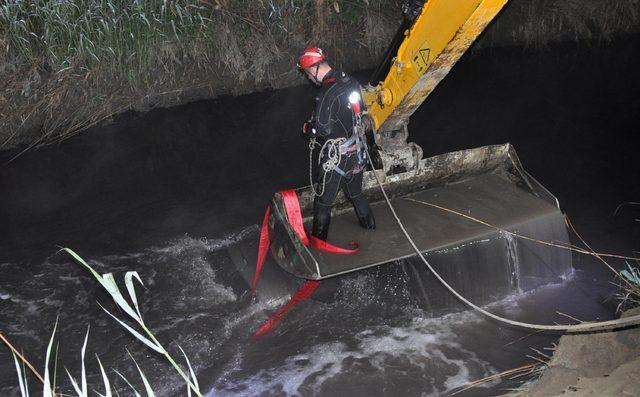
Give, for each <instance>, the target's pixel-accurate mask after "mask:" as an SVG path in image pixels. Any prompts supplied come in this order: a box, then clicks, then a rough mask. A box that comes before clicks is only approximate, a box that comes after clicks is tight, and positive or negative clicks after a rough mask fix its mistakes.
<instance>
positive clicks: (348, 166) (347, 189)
mask: <svg viewBox="0 0 640 397" xmlns="http://www.w3.org/2000/svg"><path fill="white" fill-rule="evenodd" d="M298 67H299V68H300V69H301V70H302V71H303V72H304V73H305V74H306V76H307V77H308V78H309V80H311V82H313V83H314V84H316V85H318V86H319V87H320V92H319V94H318V96H317V97H316V107H315V111H314V113H313V116H312V117H311V119H310V120H309V121H308V122H306V123H305V124H304V125H303V128H302V129H303V133H304V134H305V135H306V136H307V137H308V138H309V139H310V140H311V145H318V146H321V147H322V149H321V151H320V157H319V164H320V167H319V170H318V174H317V179H316V182H317V184H316V186H317V188H316V189H315V192H316V196H315V200H314V203H313V229H312V232H311V234H312V235H313V236H315V237H317V238H319V239H321V240H324V241H326V240H327V234H328V233H329V224H330V223H331V207H332V206H333V202H334V200H335V198H336V195H337V194H338V190H339V189H342V190H343V192H344V194H345V195H346V197H347V198H348V199H349V200H350V201H351V204H353V208H354V210H355V212H356V215H357V217H358V221H359V222H360V226H362V227H363V228H365V229H375V228H376V222H375V219H374V217H373V213H372V212H371V208H370V207H369V203H368V202H367V199H366V198H365V197H364V195H363V194H362V174H363V172H364V169H365V167H366V163H367V156H368V154H367V147H366V137H365V132H366V131H367V130H368V129H370V128H371V123H370V121H368V118H367V117H366V116H364V115H363V111H364V110H365V106H364V102H363V101H362V96H361V93H360V84H358V82H357V81H356V80H355V79H353V78H352V77H350V76H348V75H347V74H345V73H342V72H338V71H335V70H333V69H332V68H331V67H330V66H329V64H328V63H327V62H326V60H325V56H324V54H323V52H322V50H321V49H320V48H318V47H311V48H308V49H306V50H304V51H303V53H302V54H301V55H300V57H299V58H298ZM310 147H313V146H310Z"/></svg>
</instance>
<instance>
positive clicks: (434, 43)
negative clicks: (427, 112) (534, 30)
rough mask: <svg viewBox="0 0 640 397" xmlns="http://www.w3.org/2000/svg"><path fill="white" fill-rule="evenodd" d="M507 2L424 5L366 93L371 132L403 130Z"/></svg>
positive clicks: (459, 0)
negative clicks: (379, 79)
mask: <svg viewBox="0 0 640 397" xmlns="http://www.w3.org/2000/svg"><path fill="white" fill-rule="evenodd" d="M507 1H508V0H429V1H427V2H426V3H425V4H424V6H423V7H422V10H421V12H420V13H419V15H418V17H417V18H416V20H415V22H414V23H413V25H412V26H411V27H410V28H409V29H407V30H406V31H405V32H404V35H405V38H404V40H403V41H402V43H401V44H400V47H399V48H398V50H397V54H396V56H395V57H394V58H393V59H392V63H391V65H390V70H389V72H388V74H387V76H386V78H385V79H384V81H382V82H379V84H378V85H377V86H376V87H375V89H373V90H370V91H368V92H366V93H365V103H366V104H367V106H368V108H369V115H370V116H371V118H372V119H373V120H374V123H375V126H376V130H377V131H378V132H386V131H395V130H400V129H401V128H402V127H403V126H404V125H406V124H407V123H408V121H409V117H410V116H411V115H412V114H413V112H415V110H416V109H417V108H418V107H419V106H420V105H421V104H422V103H423V102H424V100H425V99H426V98H427V97H428V96H429V94H430V93H431V92H432V91H433V90H434V89H435V88H436V86H437V85H438V83H439V82H440V81H441V80H442V79H444V78H445V77H446V76H447V74H448V73H449V71H450V70H451V68H452V67H453V65H455V63H456V62H457V61H458V59H460V57H461V56H462V54H464V53H465V51H467V49H468V48H469V47H470V46H471V44H473V42H474V41H475V39H476V38H477V37H478V36H479V35H480V34H481V33H482V31H483V30H484V29H485V27H486V26H487V25H488V24H489V22H491V20H493V18H494V17H495V16H496V15H497V14H498V12H500V10H501V9H502V7H503V6H504V5H505V4H506V3H507ZM372 83H378V82H372Z"/></svg>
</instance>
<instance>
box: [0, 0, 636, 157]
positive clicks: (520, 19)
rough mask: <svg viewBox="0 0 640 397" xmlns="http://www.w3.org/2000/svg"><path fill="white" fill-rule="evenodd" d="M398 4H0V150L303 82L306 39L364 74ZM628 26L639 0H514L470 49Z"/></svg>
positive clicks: (348, 0)
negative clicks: (134, 115)
mask: <svg viewBox="0 0 640 397" xmlns="http://www.w3.org/2000/svg"><path fill="white" fill-rule="evenodd" d="M399 3H400V0H235V1H234V0H165V1H156V0H137V1H134V2H130V1H124V0H105V1H100V2H98V1H94V0H56V1H53V0H40V1H35V0H5V1H4V2H2V4H1V5H0V149H6V148H10V147H14V146H16V145H19V144H28V145H29V146H37V145H41V144H47V143H52V142H56V141H59V140H61V139H65V138H67V137H70V136H72V135H74V134H76V133H78V132H80V131H82V130H84V129H86V128H88V127H90V126H92V125H95V124H96V123H99V122H101V121H103V120H108V119H109V118H110V117H111V116H113V115H115V114H118V113H121V112H123V111H125V110H129V109H133V110H146V109H149V108H151V107H155V106H171V105H176V104H180V103H184V102H188V101H192V100H196V99H202V98H211V97H215V96H218V95H221V94H241V93H247V92H251V91H256V90H262V89H266V88H281V87H285V86H290V85H294V84H297V83H300V82H301V79H300V76H298V74H297V73H296V72H295V70H294V68H293V64H294V57H295V54H296V53H297V52H298V51H299V49H300V48H301V47H303V46H305V45H306V44H309V43H314V44H316V43H317V44H320V45H321V46H323V47H325V48H326V50H327V52H328V53H329V56H330V58H331V59H332V60H333V61H334V63H336V64H337V65H338V66H339V67H341V68H344V69H347V70H354V69H362V68H371V67H373V66H374V65H375V63H376V62H377V60H378V59H379V57H380V55H381V54H382V52H383V51H384V49H385V47H386V45H387V43H388V42H389V41H390V39H391V37H392V35H393V33H394V32H395V29H396V26H397V24H398V22H399V18H400V12H399ZM311 21H317V23H316V24H313V23H311ZM637 21H638V0H619V1H609V0H584V1H575V0H535V1H533V0H512V1H511V4H509V6H508V8H507V9H506V10H505V12H504V13H503V15H502V16H500V17H499V20H498V21H497V23H496V24H494V26H493V27H491V28H490V30H491V31H490V32H489V34H488V35H486V36H485V38H484V39H483V40H481V41H482V42H481V43H480V46H479V47H486V46H490V45H514V44H515V45H523V44H532V45H536V46H539V45H544V44H545V43H548V42H549V41H554V40H583V39H586V40H596V41H601V40H609V39H611V38H612V37H614V36H615V35H616V34H618V33H621V32H629V31H634V30H636V29H637V25H638V23H637Z"/></svg>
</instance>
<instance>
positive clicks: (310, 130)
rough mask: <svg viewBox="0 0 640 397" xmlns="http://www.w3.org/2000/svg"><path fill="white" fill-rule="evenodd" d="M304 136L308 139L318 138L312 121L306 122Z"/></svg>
mask: <svg viewBox="0 0 640 397" xmlns="http://www.w3.org/2000/svg"><path fill="white" fill-rule="evenodd" d="M302 135H304V136H305V137H307V138H313V137H315V136H316V129H315V128H314V127H313V123H312V122H311V121H305V122H304V124H302Z"/></svg>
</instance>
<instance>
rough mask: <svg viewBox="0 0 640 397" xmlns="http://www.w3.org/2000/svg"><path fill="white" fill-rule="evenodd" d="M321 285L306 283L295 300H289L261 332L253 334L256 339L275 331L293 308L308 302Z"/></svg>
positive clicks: (313, 282)
mask: <svg viewBox="0 0 640 397" xmlns="http://www.w3.org/2000/svg"><path fill="white" fill-rule="evenodd" d="M319 285H320V281H312V280H309V281H307V282H306V283H304V285H303V286H302V288H300V291H298V293H297V294H295V295H294V296H293V298H291V300H289V302H287V304H286V305H284V306H282V307H281V308H280V310H278V311H277V312H276V314H274V315H273V316H271V318H270V319H269V320H268V321H267V322H266V323H264V325H262V327H260V329H259V330H257V331H256V333H255V334H253V336H254V337H256V336H261V335H264V334H266V333H267V332H269V331H271V330H273V329H274V328H275V327H276V326H277V325H278V323H279V322H280V321H282V319H283V318H284V315H285V314H286V313H287V312H288V311H289V310H291V308H292V307H293V306H294V305H295V304H296V303H298V302H301V301H304V300H307V298H308V297H309V296H311V294H312V293H313V291H315V290H316V288H318V286H319Z"/></svg>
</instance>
